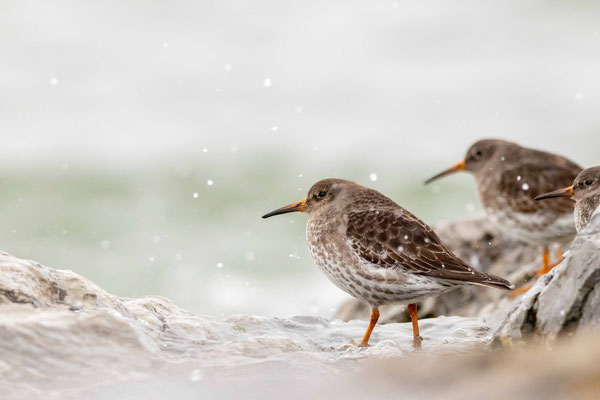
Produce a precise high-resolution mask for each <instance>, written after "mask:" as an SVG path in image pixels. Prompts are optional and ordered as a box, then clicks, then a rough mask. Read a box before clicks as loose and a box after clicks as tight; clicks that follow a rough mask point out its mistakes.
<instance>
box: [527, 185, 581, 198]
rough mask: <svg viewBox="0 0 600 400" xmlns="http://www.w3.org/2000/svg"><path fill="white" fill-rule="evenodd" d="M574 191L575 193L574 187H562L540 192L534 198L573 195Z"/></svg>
mask: <svg viewBox="0 0 600 400" xmlns="http://www.w3.org/2000/svg"><path fill="white" fill-rule="evenodd" d="M574 193H575V192H574V187H573V186H569V187H566V188H564V189H558V190H555V191H554V192H550V193H546V194H541V195H539V196H538V197H536V198H535V199H536V200H544V199H552V198H554V197H573V194H574Z"/></svg>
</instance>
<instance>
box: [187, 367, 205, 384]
mask: <svg viewBox="0 0 600 400" xmlns="http://www.w3.org/2000/svg"><path fill="white" fill-rule="evenodd" d="M201 380H202V371H200V370H199V369H193V370H192V371H191V372H190V381H192V382H199V381H201Z"/></svg>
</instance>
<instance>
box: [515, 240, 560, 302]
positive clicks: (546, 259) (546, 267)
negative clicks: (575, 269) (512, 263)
mask: <svg viewBox="0 0 600 400" xmlns="http://www.w3.org/2000/svg"><path fill="white" fill-rule="evenodd" d="M556 259H557V261H556V262H555V263H554V264H550V249H549V248H548V246H544V252H543V253H542V261H543V265H542V268H540V269H538V270H537V271H535V272H536V274H537V275H539V276H542V275H545V274H547V273H548V272H550V271H551V270H552V268H554V267H556V266H557V265H558V264H560V263H561V262H562V261H563V256H562V250H561V249H557V250H556ZM531 286H533V285H527V286H522V287H520V288H518V289H515V290H513V291H512V292H511V293H510V295H511V297H516V296H518V295H520V294H523V293H525V292H526V291H528V290H529V289H531Z"/></svg>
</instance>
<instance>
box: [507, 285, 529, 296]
mask: <svg viewBox="0 0 600 400" xmlns="http://www.w3.org/2000/svg"><path fill="white" fill-rule="evenodd" d="M532 286H533V285H525V286H521V287H520V288H518V289H515V290H513V291H511V292H510V294H509V296H510V297H512V298H513V299H514V298H515V297H517V296H520V295H522V294H523V293H525V292H527V291H528V290H529V289H531V287H532Z"/></svg>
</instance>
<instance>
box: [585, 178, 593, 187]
mask: <svg viewBox="0 0 600 400" xmlns="http://www.w3.org/2000/svg"><path fill="white" fill-rule="evenodd" d="M592 183H594V181H593V180H591V179H588V180H587V181H585V184H586V185H587V186H590V185H591V184H592Z"/></svg>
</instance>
